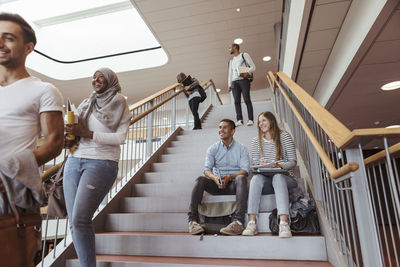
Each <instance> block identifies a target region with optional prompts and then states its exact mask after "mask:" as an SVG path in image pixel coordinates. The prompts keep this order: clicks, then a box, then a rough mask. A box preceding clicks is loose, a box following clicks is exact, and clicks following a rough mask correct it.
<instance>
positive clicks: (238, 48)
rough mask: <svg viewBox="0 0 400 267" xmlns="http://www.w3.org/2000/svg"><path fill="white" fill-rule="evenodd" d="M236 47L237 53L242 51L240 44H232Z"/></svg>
mask: <svg viewBox="0 0 400 267" xmlns="http://www.w3.org/2000/svg"><path fill="white" fill-rule="evenodd" d="M232 45H233V46H234V47H236V49H237V51H239V50H240V46H239V45H238V44H232Z"/></svg>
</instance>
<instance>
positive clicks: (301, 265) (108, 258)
mask: <svg viewBox="0 0 400 267" xmlns="http://www.w3.org/2000/svg"><path fill="white" fill-rule="evenodd" d="M96 259H97V261H98V262H99V261H100V262H126V263H129V262H143V263H160V264H164V263H170V264H171V263H173V264H197V265H220V266H224V265H228V266H269V267H286V266H293V267H314V266H315V267H317V266H318V267H325V266H326V267H329V266H332V265H331V264H330V263H329V262H326V261H291V260H255V259H231V258H225V259H215V258H191V257H159V256H158V257H157V256H130V255H96ZM71 260H72V261H77V260H78V259H77V258H74V259H71Z"/></svg>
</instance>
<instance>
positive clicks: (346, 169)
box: [268, 72, 359, 179]
mask: <svg viewBox="0 0 400 267" xmlns="http://www.w3.org/2000/svg"><path fill="white" fill-rule="evenodd" d="M268 76H269V78H270V80H271V82H273V83H271V84H270V85H271V87H273V86H274V83H275V84H276V85H278V88H279V90H280V91H281V93H282V95H283V96H284V97H285V99H286V101H287V103H288V104H289V106H290V108H291V109H292V111H293V114H294V115H295V116H296V118H297V120H298V122H299V123H300V125H301V127H302V128H303V130H304V132H305V133H306V135H307V137H308V139H309V140H310V142H311V144H312V145H313V146H314V148H315V151H316V152H317V153H318V155H319V157H320V158H321V161H322V163H323V164H324V165H325V167H326V169H327V171H328V173H329V174H330V176H331V178H332V179H336V178H339V177H341V176H343V175H345V174H347V173H350V172H352V171H356V170H357V169H358V167H359V166H358V164H357V163H356V162H349V163H347V164H346V165H344V166H342V167H341V168H339V169H336V168H335V165H334V164H333V163H332V161H331V160H330V158H329V156H328V155H327V154H326V152H325V150H324V149H323V148H322V146H321V144H320V143H319V142H318V140H317V138H316V137H315V136H314V134H313V133H312V131H311V129H310V128H309V127H308V125H307V123H306V122H305V120H304V119H303V117H302V116H301V114H300V112H299V111H298V110H297V108H296V106H295V105H294V104H293V102H292V100H291V99H290V98H289V96H288V95H287V93H286V91H285V90H284V89H283V88H282V86H281V85H280V84H279V83H278V81H277V80H276V78H275V76H274V75H273V73H272V72H268ZM288 86H289V85H288Z"/></svg>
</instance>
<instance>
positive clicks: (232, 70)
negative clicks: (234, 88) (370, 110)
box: [228, 53, 256, 86]
mask: <svg viewBox="0 0 400 267" xmlns="http://www.w3.org/2000/svg"><path fill="white" fill-rule="evenodd" d="M242 54H243V56H244V59H245V60H246V62H247V64H248V66H249V68H250V69H249V73H253V72H254V71H255V70H256V65H254V62H253V60H252V59H251V57H250V55H249V54H247V53H240V54H239V55H237V56H235V57H233V58H232V59H231V60H230V61H229V71H228V86H231V85H232V82H233V81H237V80H242V79H243V77H241V76H240V73H239V72H238V67H239V66H245V63H244V61H243V57H242Z"/></svg>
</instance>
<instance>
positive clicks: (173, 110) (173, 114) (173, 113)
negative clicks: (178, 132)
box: [171, 89, 178, 132]
mask: <svg viewBox="0 0 400 267" xmlns="http://www.w3.org/2000/svg"><path fill="white" fill-rule="evenodd" d="M175 91H176V89H175ZM177 97H178V96H175V97H174V98H172V100H171V101H172V102H171V130H172V132H173V131H175V128H176V98H177Z"/></svg>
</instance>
